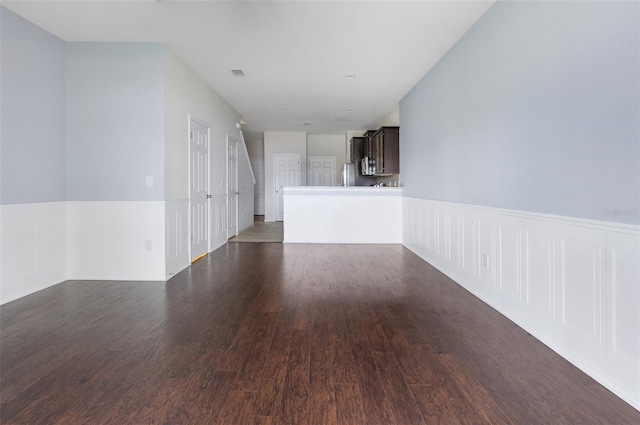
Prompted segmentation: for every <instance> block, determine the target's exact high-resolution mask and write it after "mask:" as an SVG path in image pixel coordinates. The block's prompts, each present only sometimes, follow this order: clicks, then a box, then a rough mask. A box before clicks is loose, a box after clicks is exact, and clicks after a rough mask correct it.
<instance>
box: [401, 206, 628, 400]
mask: <svg viewBox="0 0 640 425" xmlns="http://www.w3.org/2000/svg"><path fill="white" fill-rule="evenodd" d="M402 211H403V219H402V223H403V226H402V227H403V230H402V234H403V235H402V243H403V245H404V246H406V247H407V248H409V249H410V250H412V251H413V252H415V253H416V254H417V255H419V256H420V257H421V258H423V259H424V260H425V261H427V262H429V263H430V264H432V265H433V266H434V267H436V268H438V269H439V270H440V271H442V272H443V273H444V274H446V275H447V276H449V277H450V278H451V279H453V280H454V281H455V282H456V283H458V284H460V285H461V286H463V287H464V288H466V289H467V290H469V291H470V292H471V293H473V294H474V295H476V296H477V297H479V298H480V299H482V300H483V301H485V302H486V303H487V304H489V305H491V306H492V307H493V308H495V309H496V310H498V311H499V312H501V313H502V314H504V315H505V316H506V317H508V318H509V319H511V320H512V321H513V322H515V323H516V324H518V325H519V326H520V327H522V328H523V329H525V330H527V332H529V333H530V334H532V335H534V336H535V337H536V338H538V339H539V340H540V341H542V342H543V343H545V344H546V345H547V346H549V347H550V348H551V349H553V350H554V351H556V352H557V353H558V354H560V355H561V356H563V357H564V358H566V359H567V360H568V361H570V362H571V363H573V364H574V365H575V366H577V367H578V368H580V369H581V370H583V371H584V372H585V373H587V374H588V375H590V376H591V377H593V378H594V379H596V380H597V381H598V382H600V383H601V384H602V385H604V386H605V387H607V388H608V389H609V390H611V391H612V392H614V393H615V394H617V395H618V396H619V397H620V398H622V399H623V400H625V401H626V402H627V403H629V404H631V405H632V406H633V407H635V408H636V409H639V410H640V227H639V226H631V225H621V224H616V223H608V222H598V221H592V220H583V219H574V218H569V217H560V216H552V215H546V214H535V213H528V212H518V211H512V210H502V209H496V208H485V207H478V206H473V205H464V204H455V203H449V202H440V201H432V200H426V199H418V198H409V197H403V206H402Z"/></svg>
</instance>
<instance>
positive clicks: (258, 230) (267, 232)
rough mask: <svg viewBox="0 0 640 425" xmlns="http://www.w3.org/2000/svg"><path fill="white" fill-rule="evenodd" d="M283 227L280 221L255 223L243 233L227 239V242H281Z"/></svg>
mask: <svg viewBox="0 0 640 425" xmlns="http://www.w3.org/2000/svg"><path fill="white" fill-rule="evenodd" d="M283 239H284V226H283V223H282V222H281V221H276V222H274V221H272V222H264V221H256V222H255V223H254V225H253V226H251V227H249V228H248V229H246V230H245V231H244V232H242V233H240V234H239V235H237V236H234V237H232V238H231V239H229V242H231V243H235V242H282V240H283Z"/></svg>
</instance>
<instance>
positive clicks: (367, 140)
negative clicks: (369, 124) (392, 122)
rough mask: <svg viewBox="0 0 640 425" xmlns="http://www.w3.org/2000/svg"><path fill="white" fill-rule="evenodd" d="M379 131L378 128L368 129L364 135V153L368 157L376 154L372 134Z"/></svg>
mask: <svg viewBox="0 0 640 425" xmlns="http://www.w3.org/2000/svg"><path fill="white" fill-rule="evenodd" d="M377 131H378V130H367V131H365V132H364V134H363V135H362V137H363V138H364V141H363V154H364V156H366V157H368V158H373V156H374V153H373V140H372V136H373V135H374V134H376V132H377Z"/></svg>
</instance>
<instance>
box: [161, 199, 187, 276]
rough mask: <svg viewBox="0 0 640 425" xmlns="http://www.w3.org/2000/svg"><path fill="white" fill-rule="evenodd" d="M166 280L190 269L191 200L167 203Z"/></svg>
mask: <svg viewBox="0 0 640 425" xmlns="http://www.w3.org/2000/svg"><path fill="white" fill-rule="evenodd" d="M165 217H166V221H165V235H166V241H165V245H166V259H165V262H166V264H165V267H166V276H165V277H166V279H167V280H169V279H171V278H172V277H173V276H175V275H176V274H178V273H179V272H181V271H182V270H184V269H186V268H187V267H189V235H190V232H189V200H188V199H181V200H175V201H167V202H166V203H165Z"/></svg>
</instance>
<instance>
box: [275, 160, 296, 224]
mask: <svg viewBox="0 0 640 425" xmlns="http://www.w3.org/2000/svg"><path fill="white" fill-rule="evenodd" d="M273 157H274V162H275V164H274V165H275V166H274V170H275V186H276V187H275V192H276V193H275V197H276V202H275V204H276V205H275V206H276V221H284V202H283V201H284V198H283V195H284V193H283V190H282V188H283V187H285V186H300V155H298V154H276V155H274V156H273Z"/></svg>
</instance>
